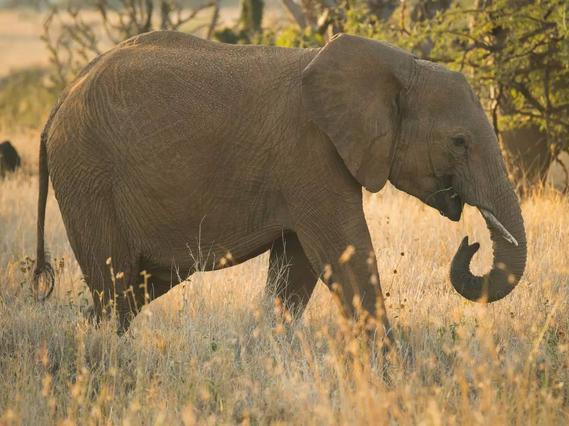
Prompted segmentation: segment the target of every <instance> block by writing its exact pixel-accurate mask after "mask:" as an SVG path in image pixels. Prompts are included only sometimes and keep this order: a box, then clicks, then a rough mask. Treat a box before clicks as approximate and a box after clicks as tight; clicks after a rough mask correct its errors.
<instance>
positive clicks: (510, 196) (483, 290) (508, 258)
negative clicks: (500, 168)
mask: <svg viewBox="0 0 569 426" xmlns="http://www.w3.org/2000/svg"><path fill="white" fill-rule="evenodd" d="M493 204H494V206H495V208H494V212H493V213H494V215H495V217H496V218H497V220H498V221H499V224H501V225H503V228H505V229H507V230H508V231H509V233H510V234H511V235H512V236H513V237H514V240H513V241H514V242H512V241H508V240H507V239H506V237H505V236H504V232H503V231H501V229H499V226H496V222H492V220H489V218H488V217H486V215H485V220H486V226H487V227H488V229H489V230H490V235H491V238H492V242H493V249H494V262H493V265H492V269H491V270H490V272H488V273H487V274H485V275H484V276H476V275H473V274H472V273H471V272H470V261H471V259H472V257H473V256H474V254H475V253H476V252H477V251H478V249H479V247H480V245H479V244H478V243H475V244H472V245H469V244H468V237H465V238H464V240H463V241H462V243H461V245H460V247H459V248H458V251H457V252H456V254H455V256H454V259H453V260H452V264H451V270H450V279H451V282H452V285H453V287H454V288H455V289H456V291H458V292H459V293H460V294H461V295H462V296H464V297H465V298H467V299H469V300H472V301H476V302H481V303H489V302H494V301H496V300H500V299H501V298H503V297H505V296H506V295H508V294H509V293H510V292H511V291H512V290H513V289H514V287H515V286H516V284H517V283H518V282H519V281H520V279H521V277H522V275H523V273H524V269H525V265H526V255H527V253H526V252H527V243H526V234H525V230H524V223H523V218H522V214H521V209H520V206H519V203H518V200H517V197H516V195H515V193H514V191H513V190H512V188H511V187H510V185H509V184H508V185H504V189H502V190H499V191H497V196H496V197H495V199H494V200H493ZM516 243H517V245H516Z"/></svg>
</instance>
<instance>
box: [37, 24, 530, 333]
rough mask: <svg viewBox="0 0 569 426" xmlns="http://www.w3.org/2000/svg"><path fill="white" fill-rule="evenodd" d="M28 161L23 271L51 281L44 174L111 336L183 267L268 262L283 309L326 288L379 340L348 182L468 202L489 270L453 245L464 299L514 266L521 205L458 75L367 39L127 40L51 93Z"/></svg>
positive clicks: (358, 216) (432, 200)
mask: <svg viewBox="0 0 569 426" xmlns="http://www.w3.org/2000/svg"><path fill="white" fill-rule="evenodd" d="M39 159H40V161H39V176H40V179H39V203H38V240H37V241H38V244H37V266H36V269H35V278H36V280H42V279H43V280H48V281H50V282H51V283H50V284H51V288H53V273H52V269H51V267H50V266H49V263H48V262H47V261H46V256H45V248H44V222H45V204H46V197H47V193H48V181H49V179H50V178H51V181H52V186H53V189H54V192H55V196H56V199H57V202H58V205H59V208H60V211H61V214H62V217H63V222H64V225H65V229H66V232H67V235H68V238H69V242H70V244H71V247H72V249H73V253H74V255H75V257H76V258H77V261H78V263H79V265H80V267H81V271H82V273H83V275H84V278H85V281H86V282H87V284H88V286H89V288H90V290H91V293H92V296H93V303H94V304H93V307H94V312H95V317H96V319H97V320H100V319H101V318H102V317H104V316H105V313H106V312H107V311H108V309H107V307H108V306H109V305H112V306H114V307H115V311H114V312H116V314H117V317H118V331H119V333H122V332H124V331H126V330H127V329H128V327H129V324H130V322H131V320H132V318H133V317H134V316H135V315H136V313H137V312H138V307H140V306H142V305H144V304H145V303H148V302H149V301H151V300H153V299H155V298H157V297H159V296H161V295H163V294H164V293H166V292H167V291H168V290H170V289H171V288H172V287H173V286H175V285H176V284H178V283H179V282H180V281H181V280H183V279H185V278H186V277H189V276H190V275H191V274H192V273H193V272H195V271H196V270H200V271H202V270H216V269H221V268H224V267H228V266H232V265H235V264H239V263H242V262H244V261H246V260H248V259H251V258H253V257H255V256H258V255H260V254H262V253H264V252H266V251H270V254H269V259H270V260H269V271H274V270H275V269H277V268H279V267H281V268H284V270H281V273H279V274H275V273H269V279H268V284H267V285H271V282H272V281H274V279H275V276H276V275H278V276H279V277H280V278H279V280H280V281H279V285H277V286H276V287H277V288H276V290H275V294H274V295H275V296H276V297H278V298H280V299H281V301H282V302H283V304H284V305H285V306H286V307H287V308H288V309H290V310H291V312H294V313H295V314H296V315H301V314H302V312H303V310H304V308H305V306H306V304H307V302H308V301H309V299H310V297H311V294H312V292H313V290H314V288H315V285H316V284H317V281H318V280H319V279H322V280H323V281H324V283H325V284H326V285H327V286H329V288H331V289H332V290H334V291H336V293H337V295H338V299H339V301H340V303H339V305H340V306H341V307H342V309H343V311H342V310H340V313H342V312H343V313H344V314H346V315H349V316H350V317H349V318H354V319H358V318H360V319H361V318H368V320H369V323H372V324H375V326H374V330H376V331H375V332H377V333H380V332H381V333H383V332H385V334H383V337H384V341H392V339H393V335H392V332H391V328H390V324H389V321H388V319H387V315H386V312H385V305H384V301H383V296H382V293H381V286H380V281H379V274H378V268H377V263H376V259H375V254H374V253H375V250H374V246H373V244H372V239H371V237H370V232H369V230H368V226H367V223H366V219H365V216H364V210H363V206H362V188H365V189H367V190H368V191H371V192H378V191H379V190H381V189H382V187H383V186H384V185H385V184H386V183H387V182H388V181H390V182H391V183H392V184H393V185H394V186H395V187H396V188H398V189H399V190H402V191H404V192H406V193H408V194H411V195H413V196H415V197H417V198H418V199H419V200H421V201H422V202H423V203H425V204H427V205H429V206H431V207H433V208H435V209H437V210H439V211H440V213H441V214H443V215H444V216H446V217H447V218H449V219H450V220H452V221H458V220H459V219H460V217H461V213H462V210H463V206H464V204H465V203H468V204H469V205H472V206H476V207H477V208H478V209H480V211H481V213H482V214H483V216H484V218H485V220H486V223H487V226H488V228H489V230H490V233H491V238H492V240H493V247H494V263H493V266H492V269H491V270H490V272H489V273H487V274H486V275H484V276H475V275H473V274H472V273H471V272H470V269H469V264H470V260H471V259H472V257H473V256H474V254H475V253H476V251H477V250H478V248H479V245H478V244H472V245H471V244H469V243H468V238H467V237H466V238H465V239H464V240H463V242H462V244H461V245H460V247H459V248H458V250H457V252H456V254H455V257H454V259H453V261H452V264H451V274H450V279H451V282H452V285H453V286H454V288H455V289H456V290H457V291H458V292H459V293H460V294H461V295H462V296H464V297H466V298H467V299H469V300H473V301H481V302H492V301H495V300H498V299H501V298H503V297H504V296H506V295H507V294H508V293H510V291H512V289H513V288H514V287H515V285H516V284H517V283H518V282H519V280H520V278H521V276H522V274H523V272H524V268H525V263H526V236H525V230H524V224H523V219H522V214H521V210H520V206H519V203H518V199H517V197H516V195H515V193H514V191H513V188H512V186H511V184H510V182H509V181H508V178H507V174H506V171H505V167H504V162H503V159H502V157H501V153H500V150H499V148H498V143H497V140H496V136H495V133H494V131H493V129H492V126H491V125H490V123H489V121H488V119H487V117H486V116H485V113H484V111H483V109H482V107H481V105H480V103H479V101H478V100H477V98H476V97H475V95H474V93H473V92H472V90H471V88H470V86H469V84H468V83H467V81H466V79H465V78H464V76H463V75H462V74H460V73H456V72H452V71H449V70H447V69H445V68H444V67H442V66H439V65H436V64H434V63H430V62H427V61H423V60H418V59H416V58H415V57H414V56H412V55H411V54H409V53H407V52H405V51H404V50H400V49H399V48H397V47H394V46H392V45H390V44H387V43H384V42H380V41H375V40H370V39H367V38H363V37H358V36H352V35H345V34H340V35H337V36H335V37H333V38H332V39H331V40H330V41H329V42H328V43H327V44H326V45H325V46H324V47H322V48H319V49H301V48H281V47H271V46H252V45H229V44H223V43H217V42H211V41H206V40H202V39H200V38H197V37H194V36H191V35H186V34H182V33H179V32H171V31H157V32H151V33H146V34H142V35H139V36H136V37H134V38H131V39H129V40H127V41H125V42H123V43H122V44H120V45H118V46H117V47H115V48H113V49H111V50H110V51H108V52H106V53H104V54H102V55H100V56H99V57H98V58H96V59H95V60H94V61H93V62H91V63H90V64H89V65H88V66H87V67H86V68H85V69H84V70H83V71H82V72H81V73H80V74H79V76H78V77H77V79H76V80H75V81H74V82H73V83H72V84H70V86H69V87H68V88H67V89H66V90H65V92H64V93H63V94H62V96H61V97H60V100H59V101H58V103H57V104H56V106H55V107H54V109H53V110H52V112H51V114H50V116H49V118H48V120H47V123H46V125H45V128H44V130H43V132H42V134H41V139H40V155H39ZM283 258H284V259H286V260H285V261H284V262H283ZM142 271H146V273H147V274H149V275H150V278H149V279H148V283H147V285H146V286H141V285H139V284H140V282H141V281H142V278H141V276H140V274H141V272H142ZM370 327H371V326H370ZM382 329H383V330H382ZM378 335H379V334H378Z"/></svg>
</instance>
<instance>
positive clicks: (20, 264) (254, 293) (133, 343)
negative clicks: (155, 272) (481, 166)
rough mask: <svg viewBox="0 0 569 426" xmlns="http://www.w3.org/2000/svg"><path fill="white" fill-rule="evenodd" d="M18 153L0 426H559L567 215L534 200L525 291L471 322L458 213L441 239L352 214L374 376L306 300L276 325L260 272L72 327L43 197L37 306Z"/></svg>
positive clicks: (73, 295)
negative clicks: (366, 293)
mask: <svg viewBox="0 0 569 426" xmlns="http://www.w3.org/2000/svg"><path fill="white" fill-rule="evenodd" d="M19 140H20V143H19V145H18V148H19V149H20V151H21V152H23V157H24V161H25V164H26V167H25V168H24V170H23V171H21V172H20V173H18V174H16V175H14V176H11V177H10V178H9V179H7V180H5V181H3V182H0V424H34V425H36V424H118V423H122V424H132V425H134V424H169V425H172V424H196V423H198V424H234V423H244V424H250V423H253V424H288V423H291V424H373V425H376V424H425V425H430V424H433V425H437V424H566V423H567V422H568V421H569V418H568V417H569V390H568V389H567V388H568V386H569V370H568V365H567V364H568V361H569V357H568V350H569V340H568V337H567V333H569V315H568V307H569V306H568V302H569V262H568V259H569V258H568V253H567V247H568V246H569V202H568V201H567V199H563V198H562V197H560V196H558V195H556V194H555V193H553V192H548V191H543V192H542V193H540V194H537V195H535V196H533V197H532V198H530V199H528V200H526V201H525V202H524V203H523V215H524V218H525V222H526V229H527V235H528V251H529V253H528V266H527V270H526V274H525V276H524V278H523V280H522V281H521V282H520V284H519V288H517V289H516V290H515V291H514V292H513V293H512V294H511V295H510V296H508V297H507V298H506V299H504V300H502V301H500V302H498V303H495V304H493V305H489V306H483V305H477V304H473V303H470V302H467V301H465V300H463V299H461V297H460V296H459V295H457V294H456V293H455V292H454V290H453V289H452V287H451V286H450V283H449V280H448V268H449V262H450V260H451V258H452V255H453V254H454V250H455V249H456V248H457V246H458V244H459V243H460V240H461V239H462V237H463V236H464V235H469V236H470V237H471V240H477V241H480V242H481V243H482V249H481V253H480V254H479V255H478V256H477V257H476V259H475V262H474V265H473V269H474V271H475V272H478V273H480V272H484V271H485V269H486V268H488V266H489V264H490V261H491V245H490V240H489V236H488V232H487V230H486V229H485V226H484V223H483V221H482V219H481V218H480V217H479V214H478V213H477V212H476V211H475V210H474V209H472V208H467V209H466V211H465V214H464V216H463V219H461V221H460V222H459V223H457V224H455V223H452V222H449V221H448V220H447V219H444V218H442V217H440V216H439V214H438V213H437V212H435V211H434V210H432V209H430V208H428V207H426V206H424V205H422V204H421V203H420V202H418V201H416V200H415V199H413V198H411V197H409V196H407V195H405V194H402V193H400V192H397V191H396V190H394V189H393V188H391V187H388V188H385V189H384V190H383V191H382V192H381V193H380V194H378V195H374V196H372V197H369V199H367V201H366V212H367V216H368V223H369V227H370V229H371V233H372V236H373V241H374V244H375V249H376V255H377V258H378V262H379V269H380V274H381V280H382V287H383V291H384V294H385V295H386V296H387V306H388V314H389V316H390V319H391V322H392V325H393V326H394V327H395V331H396V336H397V339H398V342H399V344H400V346H401V348H399V349H398V350H396V351H392V352H391V355H389V356H388V358H387V360H386V362H385V363H384V362H383V360H382V358H381V357H375V358H374V357H371V358H370V357H369V356H368V355H367V352H366V350H365V346H364V345H363V342H362V341H361V340H358V339H357V338H356V337H354V336H353V334H352V333H351V330H350V327H349V325H348V324H346V323H345V322H344V321H343V320H342V319H341V318H340V317H339V314H338V309H336V307H335V305H334V303H333V298H332V296H331V295H330V292H329V291H328V290H327V289H326V288H325V287H324V286H323V285H322V284H319V286H318V288H317V291H316V292H315V294H314V296H313V299H312V300H311V302H310V304H309V307H308V310H307V312H306V313H305V315H304V317H303V318H302V319H300V320H297V321H294V322H293V323H292V324H282V323H281V322H280V320H279V318H280V316H279V315H275V310H274V307H273V304H272V302H271V301H269V300H266V299H264V298H263V289H264V283H265V279H266V266H267V257H266V255H263V256H261V257H259V258H257V259H254V260H252V261H250V262H247V263H245V264H243V265H240V266H237V267H233V268H229V269H226V270H223V271H219V272H213V273H199V274H196V275H194V276H192V277H191V279H190V280H189V281H188V282H185V283H184V284H182V285H180V286H178V287H177V288H175V289H173V290H172V291H171V292H170V293H169V294H167V295H166V296H164V297H163V298H161V299H159V300H157V301H155V302H153V303H152V304H150V305H149V306H147V307H145V308H144V309H143V311H142V313H141V314H140V315H139V316H138V317H137V318H136V320H135V321H134V323H133V327H132V329H131V331H130V332H129V333H128V334H127V335H125V336H123V337H117V335H116V334H115V331H114V325H113V323H111V322H105V323H103V324H102V326H101V327H99V328H96V327H94V326H93V325H92V324H90V323H89V322H88V321H86V320H85V319H84V315H83V311H84V310H85V309H86V308H87V306H88V305H89V303H90V297H88V294H87V288H86V286H85V284H84V283H83V282H82V280H81V273H80V270H79V268H78V265H77V263H76V262H75V260H74V258H73V254H72V252H71V250H70V248H69V245H68V242H67V238H66V235H65V231H64V228H63V225H62V221H61V218H60V215H59V211H58V208H57V203H56V202H55V200H54V198H53V192H52V193H51V196H50V200H49V203H48V220H47V241H48V244H49V249H50V252H51V255H52V261H53V262H54V266H56V269H57V285H56V290H55V293H54V295H53V297H52V298H51V299H50V300H49V301H48V302H46V303H44V304H38V303H36V302H34V300H33V298H32V297H31V294H30V289H29V282H30V274H31V267H32V260H31V259H30V258H33V257H34V251H35V220H36V198H37V192H36V185H37V178H36V176H35V175H34V161H35V155H36V145H37V143H36V141H37V135H36V134H29V135H23V136H22V137H21V138H19ZM94 235H95V234H94ZM401 352H402V353H403V355H404V356H396V355H397V354H398V353H401ZM385 371H386V372H387V374H384V372H385ZM386 376H388V378H387V379H386Z"/></svg>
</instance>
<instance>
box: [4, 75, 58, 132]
mask: <svg viewBox="0 0 569 426" xmlns="http://www.w3.org/2000/svg"><path fill="white" fill-rule="evenodd" d="M46 78H47V71H46V70H45V69H41V68H30V69H24V70H21V71H16V72H13V73H11V74H9V75H8V76H6V77H5V78H3V79H2V80H1V81H0V117H1V120H0V129H2V131H6V130H13V129H15V128H16V127H20V128H21V127H25V128H38V127H40V126H41V125H42V124H43V122H44V121H45V119H46V118H47V115H48V114H49V110H50V108H51V106H52V105H53V103H54V102H55V95H54V93H53V92H51V91H50V90H49V89H48V87H47V84H46Z"/></svg>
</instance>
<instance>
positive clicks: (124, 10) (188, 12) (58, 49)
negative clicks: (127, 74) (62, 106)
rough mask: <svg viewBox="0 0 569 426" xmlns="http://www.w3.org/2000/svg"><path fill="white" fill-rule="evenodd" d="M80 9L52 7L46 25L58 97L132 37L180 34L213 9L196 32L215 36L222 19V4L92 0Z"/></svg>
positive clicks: (214, 1) (209, 1) (216, 1)
mask: <svg viewBox="0 0 569 426" xmlns="http://www.w3.org/2000/svg"><path fill="white" fill-rule="evenodd" d="M84 3H85V4H83V5H81V4H78V3H77V2H72V1H70V2H68V4H67V6H66V7H64V8H60V7H57V6H54V7H52V8H51V12H50V13H49V15H48V17H47V19H46V20H45V23H44V34H43V36H42V40H43V41H44V42H45V44H46V46H47V48H48V50H49V53H50V64H51V67H50V68H51V73H50V78H51V81H52V87H53V90H54V91H55V92H57V93H59V92H60V91H61V90H63V88H64V87H65V86H67V84H68V83H69V82H70V81H71V80H72V79H73V78H74V77H75V76H76V75H77V74H78V72H79V71H80V70H81V69H82V68H83V67H84V66H85V65H86V64H87V63H88V62H89V61H90V60H91V59H92V58H94V57H95V56H97V55H99V54H101V52H102V51H103V50H105V49H106V48H109V47H110V46H112V45H115V44H118V43H120V42H122V41H123V40H126V39H128V38H130V37H132V36H135V35H138V34H142V33H145V32H148V31H152V30H155V29H162V30H180V29H182V27H185V26H188V25H190V24H191V23H192V22H193V21H195V20H196V18H197V17H198V15H200V14H201V13H202V12H203V11H205V10H210V11H211V18H210V20H209V21H208V22H207V23H205V24H204V23H201V24H196V25H194V26H192V28H191V30H192V31H193V32H197V31H200V30H205V34H204V35H205V37H206V38H211V37H212V36H213V32H214V30H215V27H216V24H217V21H218V18H219V7H220V6H219V0H206V2H205V3H203V4H200V5H198V6H197V7H194V8H193V9H185V8H184V7H183V5H182V3H180V2H179V1H177V0H137V1H133V0H112V1H109V0H88V1H85V2H84ZM86 11H95V12H96V18H95V19H94V22H93V19H92V18H91V17H90V18H89V21H88V20H87V18H86V14H85V12H86Z"/></svg>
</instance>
